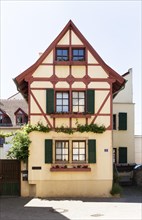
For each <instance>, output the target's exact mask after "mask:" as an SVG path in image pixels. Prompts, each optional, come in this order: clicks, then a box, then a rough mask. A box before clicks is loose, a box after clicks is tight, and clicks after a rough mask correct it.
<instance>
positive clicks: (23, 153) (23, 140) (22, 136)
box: [1, 122, 105, 161]
mask: <svg viewBox="0 0 142 220" xmlns="http://www.w3.org/2000/svg"><path fill="white" fill-rule="evenodd" d="M32 131H38V132H45V133H47V132H50V131H51V129H50V128H49V127H48V125H46V126H44V125H43V124H42V123H40V122H38V123H37V124H36V125H30V124H27V125H24V126H23V127H22V128H21V131H19V132H17V133H15V134H12V133H10V134H1V137H3V136H4V137H9V136H12V135H14V137H13V139H12V147H11V148H10V150H9V151H8V155H7V156H8V158H15V159H18V160H23V161H26V160H27V159H28V156H29V145H30V143H31V141H30V138H29V135H28V134H29V133H30V132H32ZM55 131H56V132H57V133H58V132H63V133H65V134H73V133H74V132H76V131H78V132H81V133H83V132H94V133H103V132H104V131H105V127H104V126H98V125H96V124H91V125H80V124H78V123H77V129H72V128H68V127H64V126H63V125H62V126H61V127H59V128H55Z"/></svg>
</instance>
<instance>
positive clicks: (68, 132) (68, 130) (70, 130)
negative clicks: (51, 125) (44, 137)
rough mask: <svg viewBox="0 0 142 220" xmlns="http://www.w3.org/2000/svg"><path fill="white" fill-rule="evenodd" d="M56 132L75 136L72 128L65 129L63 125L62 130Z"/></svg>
mask: <svg viewBox="0 0 142 220" xmlns="http://www.w3.org/2000/svg"><path fill="white" fill-rule="evenodd" d="M55 131H56V132H57V133H59V132H63V133H66V134H73V133H74V130H73V129H72V128H68V127H64V126H63V125H62V126H61V127H60V128H56V129H55Z"/></svg>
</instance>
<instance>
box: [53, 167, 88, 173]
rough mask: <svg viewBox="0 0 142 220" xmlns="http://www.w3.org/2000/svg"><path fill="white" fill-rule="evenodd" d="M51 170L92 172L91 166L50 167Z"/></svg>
mask: <svg viewBox="0 0 142 220" xmlns="http://www.w3.org/2000/svg"><path fill="white" fill-rule="evenodd" d="M50 171H51V172H90V171H91V168H53V167H52V168H50Z"/></svg>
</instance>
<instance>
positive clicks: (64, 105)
mask: <svg viewBox="0 0 142 220" xmlns="http://www.w3.org/2000/svg"><path fill="white" fill-rule="evenodd" d="M56 111H57V112H69V93H68V92H57V93H56Z"/></svg>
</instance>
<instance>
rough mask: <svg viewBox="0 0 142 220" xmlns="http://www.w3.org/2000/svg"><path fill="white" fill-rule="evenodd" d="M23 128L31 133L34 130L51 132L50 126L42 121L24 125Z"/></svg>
mask: <svg viewBox="0 0 142 220" xmlns="http://www.w3.org/2000/svg"><path fill="white" fill-rule="evenodd" d="M22 130H23V131H24V132H26V133H27V134H29V133H30V132H32V131H40V132H49V131H50V128H49V127H48V125H46V126H44V125H43V124H42V123H40V122H38V123H37V124H35V125H30V124H27V125H24V126H23V127H22Z"/></svg>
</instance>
